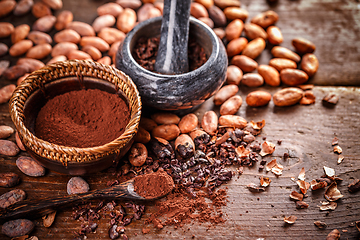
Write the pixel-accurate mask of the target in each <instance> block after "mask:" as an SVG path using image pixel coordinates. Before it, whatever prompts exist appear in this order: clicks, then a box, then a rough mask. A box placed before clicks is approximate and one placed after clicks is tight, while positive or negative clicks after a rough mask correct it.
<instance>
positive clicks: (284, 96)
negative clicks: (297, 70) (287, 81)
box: [273, 87, 304, 107]
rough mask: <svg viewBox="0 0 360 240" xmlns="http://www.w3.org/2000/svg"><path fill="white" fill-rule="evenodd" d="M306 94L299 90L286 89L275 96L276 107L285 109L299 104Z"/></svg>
mask: <svg viewBox="0 0 360 240" xmlns="http://www.w3.org/2000/svg"><path fill="white" fill-rule="evenodd" d="M303 95H304V92H303V91H302V90H301V89H299V88H294V87H289V88H284V89H282V90H280V91H278V92H276V93H275V94H274V95H273V102H274V104H275V106H279V107H284V106H291V105H294V104H296V103H298V102H299V101H300V100H301V98H302V97H303Z"/></svg>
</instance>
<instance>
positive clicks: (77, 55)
mask: <svg viewBox="0 0 360 240" xmlns="http://www.w3.org/2000/svg"><path fill="white" fill-rule="evenodd" d="M66 57H67V58H68V59H69V60H71V59H77V60H92V58H91V56H90V55H89V54H87V53H86V52H84V51H80V50H72V51H70V52H69V53H68V54H67V55H66Z"/></svg>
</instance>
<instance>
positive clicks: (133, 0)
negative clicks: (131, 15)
mask: <svg viewBox="0 0 360 240" xmlns="http://www.w3.org/2000/svg"><path fill="white" fill-rule="evenodd" d="M116 3H117V4H119V5H120V6H121V7H123V8H131V9H133V10H136V9H138V8H139V7H141V4H142V3H141V1H140V0H116Z"/></svg>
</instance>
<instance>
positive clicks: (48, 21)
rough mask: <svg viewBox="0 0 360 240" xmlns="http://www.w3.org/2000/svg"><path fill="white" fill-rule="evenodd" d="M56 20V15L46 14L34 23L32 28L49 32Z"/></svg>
mask: <svg viewBox="0 0 360 240" xmlns="http://www.w3.org/2000/svg"><path fill="white" fill-rule="evenodd" d="M55 22H56V17H54V16H45V17H41V18H39V19H38V20H36V22H35V23H34V24H33V27H32V30H35V31H40V32H49V31H50V30H51V29H52V28H53V27H54V24H55Z"/></svg>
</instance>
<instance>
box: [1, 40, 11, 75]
mask: <svg viewBox="0 0 360 240" xmlns="http://www.w3.org/2000/svg"><path fill="white" fill-rule="evenodd" d="M8 51H9V48H8V46H7V45H6V44H5V43H0V57H2V56H4V55H5V54H7V52H8ZM1 62H4V61H1ZM2 71H3V68H1V67H0V76H1V75H2Z"/></svg>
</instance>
